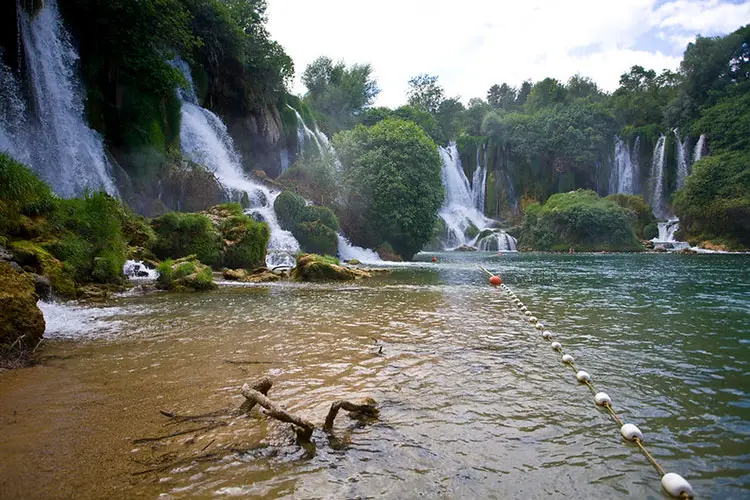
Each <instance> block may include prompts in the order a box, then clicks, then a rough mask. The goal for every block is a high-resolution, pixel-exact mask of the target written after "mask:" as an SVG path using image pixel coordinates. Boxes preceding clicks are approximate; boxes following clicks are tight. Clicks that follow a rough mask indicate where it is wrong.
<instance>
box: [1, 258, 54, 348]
mask: <svg viewBox="0 0 750 500" xmlns="http://www.w3.org/2000/svg"><path fill="white" fill-rule="evenodd" d="M38 299H39V297H38V296H37V294H36V290H35V286H34V277H33V276H31V275H29V274H26V273H19V272H18V271H16V270H15V269H13V268H12V267H11V265H10V264H9V263H7V262H0V355H5V354H7V355H10V354H11V352H10V348H11V346H13V349H14V350H15V349H19V350H21V351H23V350H28V349H32V348H34V347H35V346H36V345H37V343H38V342H39V340H40V339H41V338H42V335H44V329H45V323H44V315H43V314H42V311H41V310H40V309H39V308H38V307H37V305H36V302H37V300H38ZM19 339H20V340H19Z"/></svg>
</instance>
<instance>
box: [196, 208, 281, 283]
mask: <svg viewBox="0 0 750 500" xmlns="http://www.w3.org/2000/svg"><path fill="white" fill-rule="evenodd" d="M207 213H208V214H209V216H214V217H218V229H219V232H220V234H221V239H222V241H223V247H222V252H221V265H222V266H224V267H228V268H230V269H239V268H244V269H255V268H258V267H262V266H264V265H265V261H266V247H267V246H268V240H269V239H270V237H271V233H270V231H269V229H268V225H267V224H265V223H263V222H256V221H255V220H253V218H252V217H248V216H247V215H245V214H244V213H242V207H241V206H240V205H239V204H237V203H227V204H224V205H218V206H216V207H212V208H210V209H209V210H208V211H207Z"/></svg>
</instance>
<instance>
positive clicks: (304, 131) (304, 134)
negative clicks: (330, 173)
mask: <svg viewBox="0 0 750 500" xmlns="http://www.w3.org/2000/svg"><path fill="white" fill-rule="evenodd" d="M287 107H288V108H289V109H291V110H292V111H294V114H295V115H296V116H297V152H298V153H299V154H304V151H305V145H306V144H308V143H312V144H314V145H315V148H316V149H317V150H318V153H320V154H323V151H324V150H323V145H325V146H328V137H326V136H325V134H324V133H322V132H321V131H320V130H318V127H317V126H316V127H315V130H311V129H310V127H308V126H307V124H306V123H305V120H303V119H302V115H301V114H300V113H299V111H297V110H296V109H294V108H293V107H291V106H289V105H288V104H287Z"/></svg>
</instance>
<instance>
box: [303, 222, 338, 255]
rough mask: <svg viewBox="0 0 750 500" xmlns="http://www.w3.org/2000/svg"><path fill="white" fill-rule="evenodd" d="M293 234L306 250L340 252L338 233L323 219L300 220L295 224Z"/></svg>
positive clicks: (333, 253)
mask: <svg viewBox="0 0 750 500" xmlns="http://www.w3.org/2000/svg"><path fill="white" fill-rule="evenodd" d="M293 234H294V236H295V237H296V238H297V241H299V244H300V246H301V247H302V248H303V249H304V250H305V251H306V252H314V253H318V254H332V255H335V254H336V253H338V235H337V234H336V231H334V230H333V229H331V228H329V227H328V226H326V225H325V224H323V222H322V221H314V222H300V223H299V224H297V225H296V226H295V228H294V231H293Z"/></svg>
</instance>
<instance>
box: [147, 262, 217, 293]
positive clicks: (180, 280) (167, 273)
mask: <svg viewBox="0 0 750 500" xmlns="http://www.w3.org/2000/svg"><path fill="white" fill-rule="evenodd" d="M157 271H158V272H159V278H158V279H157V282H156V283H157V286H158V287H159V288H162V289H164V290H175V291H183V290H212V289H214V288H216V283H214V275H213V272H211V268H210V267H208V266H206V265H203V264H201V262H200V261H198V260H197V259H196V258H195V256H194V255H190V256H188V257H185V258H182V259H178V260H172V259H166V260H164V261H162V262H161V263H159V265H158V266H157Z"/></svg>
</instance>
